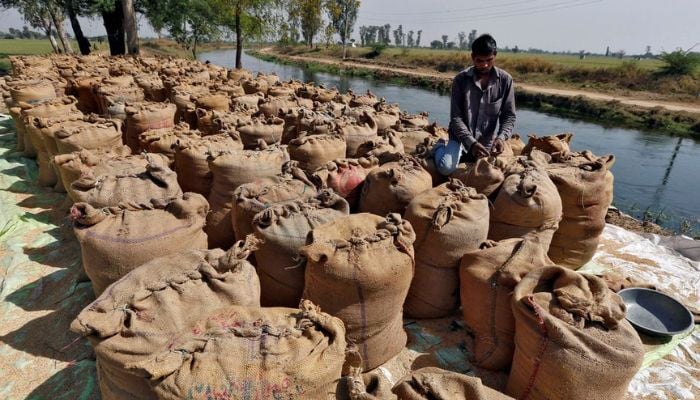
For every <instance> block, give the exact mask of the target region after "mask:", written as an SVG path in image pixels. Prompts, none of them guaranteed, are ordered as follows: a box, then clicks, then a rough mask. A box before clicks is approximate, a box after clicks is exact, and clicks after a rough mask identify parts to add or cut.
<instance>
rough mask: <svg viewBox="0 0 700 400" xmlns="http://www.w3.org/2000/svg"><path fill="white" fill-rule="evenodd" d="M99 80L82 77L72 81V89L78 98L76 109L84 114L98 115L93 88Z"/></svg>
mask: <svg viewBox="0 0 700 400" xmlns="http://www.w3.org/2000/svg"><path fill="white" fill-rule="evenodd" d="M100 80H101V79H100V78H99V77H95V76H90V75H88V76H83V77H79V78H77V79H75V80H74V81H73V87H74V91H75V94H76V96H77V97H78V108H79V109H80V110H81V111H82V112H84V113H86V114H91V113H99V112H100V106H99V103H98V100H97V96H96V95H95V88H96V87H97V85H98V84H99V83H100Z"/></svg>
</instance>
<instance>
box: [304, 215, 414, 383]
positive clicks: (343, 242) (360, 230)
mask: <svg viewBox="0 0 700 400" xmlns="http://www.w3.org/2000/svg"><path fill="white" fill-rule="evenodd" d="M414 240H415V233H414V232H413V228H411V224H410V223H409V222H408V221H405V220H402V219H401V216H400V215H399V214H389V215H387V216H386V217H380V216H377V215H372V214H367V213H363V214H355V215H349V216H346V217H342V218H338V219H336V220H334V221H332V222H330V223H327V224H325V225H323V226H320V227H318V228H316V229H314V230H313V231H311V233H310V234H309V237H308V239H307V245H306V246H304V247H303V248H302V249H301V254H302V255H303V256H304V257H306V258H307V263H306V273H305V279H306V283H305V286H304V295H303V298H305V299H309V300H311V301H313V302H314V303H316V304H318V305H319V306H320V307H321V308H322V309H324V310H326V312H328V313H330V314H331V315H334V316H336V317H338V318H340V319H341V320H342V321H343V322H344V323H345V327H346V329H347V333H346V335H347V339H348V341H350V342H352V343H355V344H356V345H357V346H358V347H359V351H360V354H361V355H362V361H363V365H362V369H363V370H364V371H367V370H370V369H373V368H376V367H378V366H379V365H381V364H383V363H385V362H386V361H387V360H389V359H390V358H392V357H394V356H395V355H396V354H398V353H399V352H400V351H401V350H402V349H403V348H404V346H405V345H406V338H407V337H406V332H405V331H404V330H403V318H402V317H403V313H402V307H403V303H404V300H405V299H406V294H407V293H408V288H409V286H410V284H411V279H412V278H413V269H414V258H413V246H412V245H413V242H414Z"/></svg>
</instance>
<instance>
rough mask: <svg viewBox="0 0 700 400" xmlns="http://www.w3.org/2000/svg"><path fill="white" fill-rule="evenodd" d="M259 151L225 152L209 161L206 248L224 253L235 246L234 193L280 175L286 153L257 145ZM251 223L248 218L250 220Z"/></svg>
mask: <svg viewBox="0 0 700 400" xmlns="http://www.w3.org/2000/svg"><path fill="white" fill-rule="evenodd" d="M260 148H261V150H227V151H223V152H220V153H219V154H216V155H213V156H212V157H211V158H210V159H209V169H210V170H211V173H212V183H211V192H210V193H209V197H208V200H209V205H210V206H211V213H209V215H207V226H206V232H207V235H209V247H211V248H216V247H221V248H223V249H227V248H229V247H231V245H232V244H233V243H234V242H235V237H234V233H233V225H232V223H231V208H232V207H233V204H234V201H235V200H234V192H235V191H236V189H237V188H238V187H239V186H241V185H243V184H245V183H250V182H255V181H256V180H258V179H263V178H268V177H273V176H275V175H278V174H280V173H281V172H282V165H283V164H284V162H285V161H287V152H286V149H285V148H283V147H279V146H271V147H267V146H266V145H265V143H264V142H262V143H261V147H260ZM251 219H252V217H251Z"/></svg>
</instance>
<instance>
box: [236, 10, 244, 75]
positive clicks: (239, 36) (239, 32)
mask: <svg viewBox="0 0 700 400" xmlns="http://www.w3.org/2000/svg"><path fill="white" fill-rule="evenodd" d="M242 56H243V29H242V28H241V10H240V8H238V9H236V69H241V68H243V62H242Z"/></svg>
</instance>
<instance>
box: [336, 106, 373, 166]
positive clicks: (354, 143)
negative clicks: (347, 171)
mask: <svg viewBox="0 0 700 400" xmlns="http://www.w3.org/2000/svg"><path fill="white" fill-rule="evenodd" d="M378 132H379V131H378V128H377V121H375V120H374V116H373V112H367V111H364V112H362V114H361V115H360V116H358V117H357V118H356V121H352V120H351V121H343V120H338V133H340V134H342V135H343V137H344V138H345V142H346V143H347V148H346V153H345V154H346V156H347V157H348V158H353V157H355V154H356V153H357V149H358V148H359V147H360V145H361V144H362V143H364V142H366V141H368V140H372V139H377V138H379V135H378Z"/></svg>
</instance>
